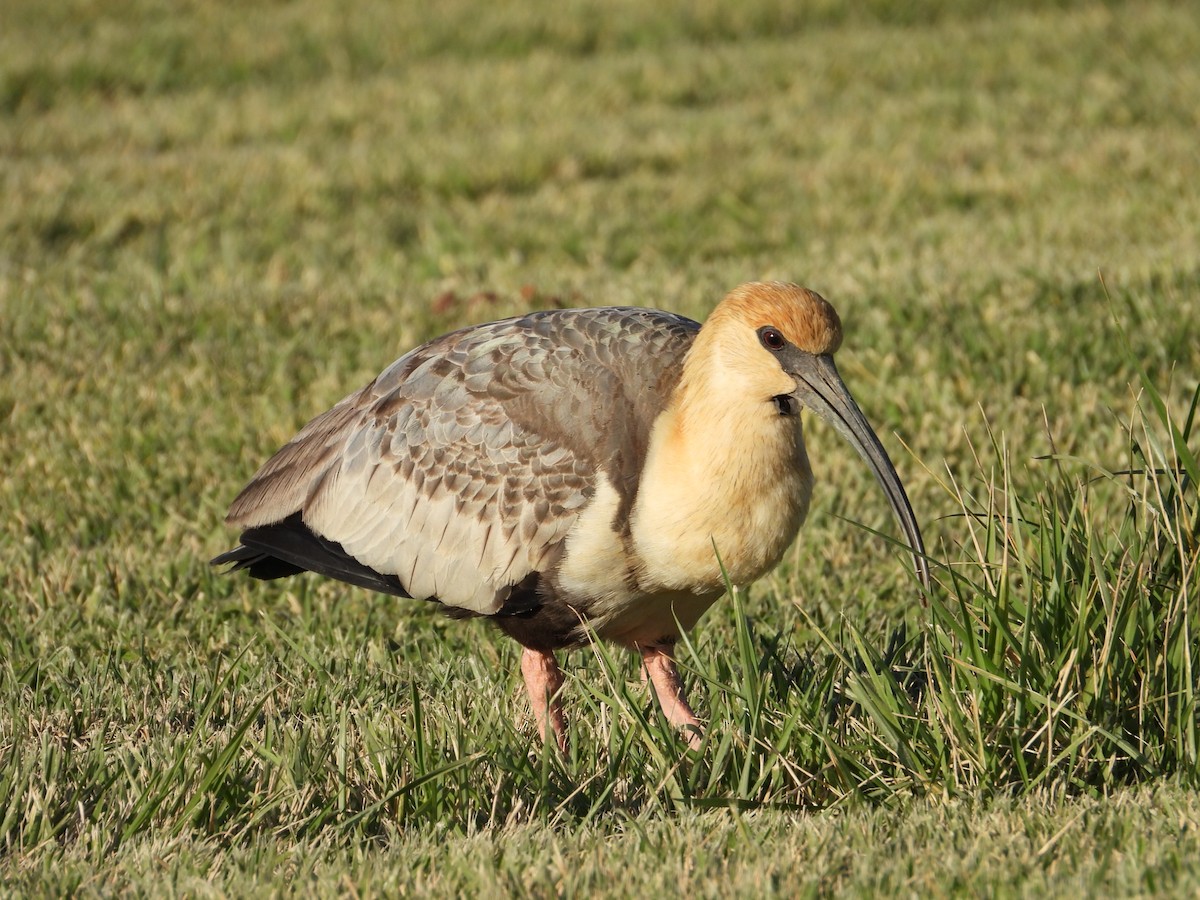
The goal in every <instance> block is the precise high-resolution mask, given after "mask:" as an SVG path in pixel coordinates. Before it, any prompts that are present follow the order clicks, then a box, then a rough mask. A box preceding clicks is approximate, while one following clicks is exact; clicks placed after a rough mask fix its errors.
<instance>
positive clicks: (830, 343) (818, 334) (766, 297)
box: [704, 281, 842, 356]
mask: <svg viewBox="0 0 1200 900" xmlns="http://www.w3.org/2000/svg"><path fill="white" fill-rule="evenodd" d="M734 323H736V324H738V325H742V326H747V327H748V328H749V329H750V331H752V332H755V333H757V332H758V330H759V329H760V328H766V327H772V328H775V329H777V330H778V331H779V332H780V333H781V334H782V336H783V337H784V338H785V339H786V340H787V341H788V342H789V343H791V344H793V345H794V346H796V347H798V348H799V349H801V350H803V351H805V352H806V353H812V354H815V355H817V356H823V355H826V354H832V353H834V352H836V351H837V349H838V347H840V346H841V344H842V320H841V319H839V318H838V314H837V311H836V310H834V308H833V306H832V305H831V304H830V303H829V301H828V300H826V299H825V298H824V297H822V296H821V295H820V294H818V293H816V292H814V291H810V290H809V289H808V288H803V287H800V285H798V284H789V283H787V282H782V281H752V282H749V283H748V284H743V285H741V286H740V287H736V288H734V289H733V290H732V291H730V292H729V294H728V295H727V296H726V297H725V299H724V300H722V301H721V302H720V303H719V304H718V305H717V308H716V309H714V310H713V312H712V315H710V316H709V317H708V321H707V322H705V325H704V327H705V328H710V329H713V328H715V329H720V330H725V329H729V328H730V326H732V325H734Z"/></svg>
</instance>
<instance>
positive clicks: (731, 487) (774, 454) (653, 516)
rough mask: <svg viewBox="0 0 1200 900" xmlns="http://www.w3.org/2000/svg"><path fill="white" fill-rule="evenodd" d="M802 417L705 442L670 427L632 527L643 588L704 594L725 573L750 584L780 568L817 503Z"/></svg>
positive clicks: (651, 463)
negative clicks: (813, 499)
mask: <svg viewBox="0 0 1200 900" xmlns="http://www.w3.org/2000/svg"><path fill="white" fill-rule="evenodd" d="M793 421H794V422H795V423H796V424H795V425H793V426H788V427H780V425H779V423H778V422H772V421H767V422H766V423H765V427H762V428H754V427H747V428H745V429H739V428H736V427H735V428H730V429H726V430H724V431H721V432H717V433H715V434H713V435H710V436H709V439H708V440H706V441H703V442H699V441H691V442H688V441H684V440H681V439H680V435H679V433H678V432H677V431H672V430H670V429H671V426H672V424H673V423H671V422H670V421H669V420H668V421H665V422H664V423H662V424H663V431H664V433H663V434H662V435H661V436H660V435H659V434H656V435H655V437H654V439H653V440H652V443H651V448H650V454H649V455H648V457H647V461H646V467H645V470H644V474H643V478H642V481H641V484H640V486H639V490H638V498H637V504H636V506H635V509H634V512H633V516H632V518H631V523H630V525H631V528H630V531H631V536H632V543H633V546H634V548H635V550H636V554H637V556H638V558H639V560H640V563H641V566H642V571H641V578H642V581H643V583H644V584H646V585H647V586H649V585H653V586H655V587H656V588H657V589H661V590H686V591H691V592H693V593H697V594H701V593H707V592H711V591H713V590H720V589H721V588H722V587H723V585H724V582H725V577H726V576H728V579H729V581H730V582H731V583H733V584H735V585H744V584H748V583H750V582H752V581H754V580H755V579H757V578H760V577H761V576H763V575H765V574H766V573H767V572H768V571H770V570H771V569H772V568H774V567H775V566H776V565H777V564H778V563H779V560H780V559H781V558H782V557H783V553H784V551H786V550H787V548H788V546H789V545H790V544H791V542H792V541H793V540H794V539H795V537H796V532H797V531H798V530H799V528H800V525H801V524H803V522H804V518H805V516H806V515H807V513H808V505H809V500H810V498H811V497H812V486H813V477H812V469H811V467H810V466H809V462H808V456H807V454H806V453H805V450H804V441H803V438H802V436H801V434H800V430H799V424H798V423H799V420H798V419H795V420H793ZM752 424H753V423H752ZM722 567H723V568H724V573H723V572H722Z"/></svg>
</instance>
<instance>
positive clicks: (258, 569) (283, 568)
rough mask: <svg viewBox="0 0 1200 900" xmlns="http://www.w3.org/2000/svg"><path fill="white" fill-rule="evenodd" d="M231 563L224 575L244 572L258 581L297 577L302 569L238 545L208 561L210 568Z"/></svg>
mask: <svg viewBox="0 0 1200 900" xmlns="http://www.w3.org/2000/svg"><path fill="white" fill-rule="evenodd" d="M229 563H232V565H230V566H229V568H228V569H226V570H225V572H224V574H229V573H230V572H240V571H243V570H245V572H246V574H248V575H249V576H250V577H251V578H256V579H258V580H259V581H274V580H275V579H277V578H287V577H288V576H289V575H298V574H299V573H300V572H303V571H304V569H303V568H301V567H300V566H297V565H294V564H293V563H290V562H287V561H286V560H282V559H278V558H276V557H274V556H271V555H269V554H266V553H263V552H262V551H261V550H255V549H254V548H253V547H247V546H246V545H245V544H239V545H238V546H236V547H234V548H233V549H232V550H227V551H226V552H225V553H222V554H221V555H220V556H214V557H213V558H212V559H210V560H209V561H208V564H209V565H210V566H223V565H226V564H229Z"/></svg>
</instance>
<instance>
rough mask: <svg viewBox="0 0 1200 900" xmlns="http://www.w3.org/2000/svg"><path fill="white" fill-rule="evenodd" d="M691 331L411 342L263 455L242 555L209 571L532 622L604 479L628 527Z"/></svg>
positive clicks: (561, 330)
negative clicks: (317, 576)
mask: <svg viewBox="0 0 1200 900" xmlns="http://www.w3.org/2000/svg"><path fill="white" fill-rule="evenodd" d="M698 330H699V325H698V324H697V323H695V322H693V321H691V320H689V319H685V318H683V317H680V316H676V315H673V314H670V313H666V312H660V311H656V310H647V309H637V308H603V309H580V310H555V311H547V312H539V313H532V314H529V315H525V316H521V317H518V318H513V319H506V320H503V321H500V322H494V323H490V324H487V325H479V326H475V327H471V328H466V329H463V330H461V331H457V332H453V333H451V334H448V335H445V336H444V337H441V338H438V339H436V340H434V341H431V342H430V343H428V344H425V345H423V346H421V347H418V348H416V349H415V350H413V351H411V352H410V353H408V354H406V355H404V356H402V357H401V358H400V359H398V360H397V361H396V362H394V363H393V364H392V365H391V366H389V367H388V368H387V369H385V370H384V371H383V373H381V374H380V375H379V377H378V378H376V379H375V380H374V381H373V382H371V383H370V384H369V385H367V386H366V387H364V388H363V389H362V390H360V391H358V392H356V393H354V394H351V395H350V396H349V397H346V398H345V399H344V400H342V401H341V402H340V403H338V404H337V405H336V406H334V407H333V408H332V409H330V410H329V411H327V412H325V413H323V414H321V415H320V416H317V417H316V418H315V419H313V420H312V421H311V422H309V423H308V425H306V426H305V427H304V428H303V429H302V430H301V431H300V433H299V434H298V435H297V436H296V437H295V438H294V439H293V440H292V441H290V442H289V443H288V444H287V445H286V446H285V447H283V448H282V449H281V450H280V451H279V452H278V453H276V454H275V456H273V457H272V458H271V459H270V460H268V462H267V463H266V464H265V465H264V466H263V467H262V469H261V470H260V471H259V472H258V473H257V474H256V475H255V477H254V478H253V480H251V482H250V483H249V484H248V485H247V486H246V488H245V489H244V490H243V491H242V492H241V494H240V495H239V496H238V497H237V499H236V500H235V501H234V503H233V506H232V507H231V509H230V513H229V517H228V521H229V523H230V524H232V525H235V526H238V527H241V528H242V529H244V531H243V535H242V544H243V546H241V547H239V548H237V549H235V550H233V551H230V553H228V554H225V555H224V556H223V557H218V559H219V560H222V561H226V562H234V563H236V564H237V565H238V566H239V567H243V568H248V569H249V570H250V572H251V574H252V575H257V576H259V577H279V576H281V575H287V574H292V573H294V572H297V571H300V570H303V569H312V570H315V571H318V572H322V573H324V574H327V575H331V576H333V577H336V578H340V579H342V580H344V581H348V582H351V583H354V584H360V585H363V586H366V587H370V588H372V589H375V590H382V591H386V592H389V593H394V594H400V595H406V596H412V597H417V598H421V599H436V600H439V601H441V602H442V603H444V604H446V605H447V606H449V607H452V608H455V609H457V610H461V611H462V612H465V613H467V614H482V615H495V614H504V613H520V612H527V611H530V610H531V609H533V608H534V607H536V605H537V604H538V603H539V602H541V601H540V599H539V595H538V593H537V591H536V590H533V589H532V588H534V587H535V586H536V582H537V580H538V578H539V577H540V575H541V574H542V573H543V572H545V570H546V569H547V568H548V567H551V566H553V565H554V564H555V563H556V562H557V559H558V557H559V555H560V554H561V548H562V544H563V541H564V540H565V538H566V536H567V534H568V532H570V530H571V528H572V526H573V525H574V524H575V523H576V521H577V520H578V517H579V515H580V513H581V511H582V510H583V509H584V508H586V506H587V504H588V502H589V500H590V498H591V497H592V495H593V492H594V489H595V485H596V483H597V476H598V474H599V473H603V474H604V475H605V476H607V480H608V482H609V483H611V484H612V485H613V486H615V487H616V489H617V492H618V494H619V496H620V503H619V507H618V510H617V512H616V514H615V518H616V519H621V518H622V517H627V516H628V513H629V511H630V509H631V508H632V504H633V502H634V499H635V497H636V493H637V486H638V478H639V474H640V466H641V464H642V462H643V460H644V458H645V451H646V446H647V442H648V440H649V434H650V430H651V427H652V425H653V422H654V420H655V419H656V418H657V417H658V415H659V414H660V413H661V411H662V410H663V408H664V405H665V404H666V402H667V401H668V399H669V398H670V396H671V393H672V391H673V390H674V387H675V385H676V384H677V382H678V380H679V377H680V373H681V369H682V361H683V358H684V356H685V355H686V353H687V351H688V349H689V347H690V346H691V344H692V341H693V339H694V337H695V334H696V332H697V331H698ZM614 524H616V523H614Z"/></svg>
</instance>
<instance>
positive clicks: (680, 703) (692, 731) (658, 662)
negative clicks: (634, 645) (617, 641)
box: [642, 647, 704, 750]
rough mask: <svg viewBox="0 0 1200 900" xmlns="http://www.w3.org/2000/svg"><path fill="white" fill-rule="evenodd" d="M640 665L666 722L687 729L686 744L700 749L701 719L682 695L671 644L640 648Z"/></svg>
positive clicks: (683, 729)
mask: <svg viewBox="0 0 1200 900" xmlns="http://www.w3.org/2000/svg"><path fill="white" fill-rule="evenodd" d="M642 665H644V666H645V667H646V676H647V678H649V680H650V684H651V685H652V686H653V688H654V695H655V696H656V697H658V705H659V706H661V707H662V711H663V715H664V716H666V717H667V721H668V722H670V723H671V724H672V725H674V726H675V727H676V728H679V729H681V730H682V731H685V732H687V740H688V746H689V747H691V748H692V749H693V750H699V749H700V744H701V741H702V739H703V737H704V729H703V728H702V727H701V725H700V720H699V719H697V718H696V714H695V713H694V712H692V708H691V707H690V706H688V702H687V700H685V699H684V698H683V680H682V679H681V678H680V677H679V670H678V669H676V668H675V654H674V653H673V652H672V650H671V648H670V647H647V648H644V649H643V650H642Z"/></svg>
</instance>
